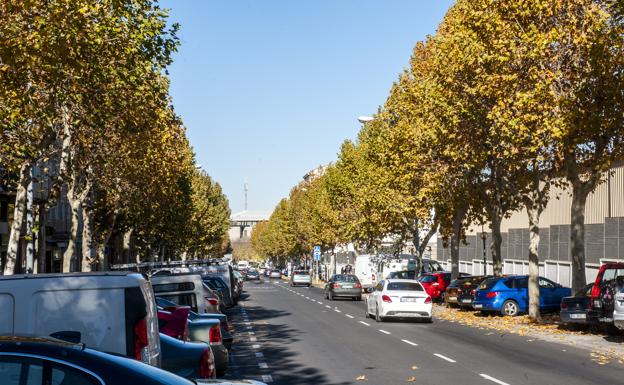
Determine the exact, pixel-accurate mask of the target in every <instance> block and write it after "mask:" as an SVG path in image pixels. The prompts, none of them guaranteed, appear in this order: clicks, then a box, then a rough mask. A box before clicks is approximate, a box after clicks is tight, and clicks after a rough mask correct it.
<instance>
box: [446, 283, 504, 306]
mask: <svg viewBox="0 0 624 385" xmlns="http://www.w3.org/2000/svg"><path fill="white" fill-rule="evenodd" d="M492 277H493V276H492V275H475V276H473V277H461V278H458V279H457V280H455V281H453V282H452V283H451V285H449V286H448V287H447V288H446V292H445V294H444V295H445V296H444V300H445V301H446V303H448V304H449V306H451V307H453V306H458V307H459V308H461V309H469V308H472V301H474V296H475V294H476V291H477V288H478V287H479V285H480V284H481V282H483V281H485V280H486V279H489V278H492ZM454 283H455V284H456V285H453V284H454Z"/></svg>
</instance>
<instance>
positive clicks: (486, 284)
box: [479, 278, 511, 290]
mask: <svg viewBox="0 0 624 385" xmlns="http://www.w3.org/2000/svg"><path fill="white" fill-rule="evenodd" d="M499 279H500V278H490V279H486V280H485V281H483V282H481V285H479V290H490V289H491V288H493V287H494V285H496V282H498V280H499ZM509 287H511V286H509Z"/></svg>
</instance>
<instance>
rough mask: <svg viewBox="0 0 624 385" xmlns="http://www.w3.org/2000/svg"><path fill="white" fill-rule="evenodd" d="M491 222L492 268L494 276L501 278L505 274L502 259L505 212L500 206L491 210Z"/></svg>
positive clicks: (495, 206)
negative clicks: (502, 233) (502, 228)
mask: <svg viewBox="0 0 624 385" xmlns="http://www.w3.org/2000/svg"><path fill="white" fill-rule="evenodd" d="M490 220H491V224H490V226H491V229H492V244H491V246H490V247H491V248H492V266H493V269H494V275H495V276H497V277H499V276H501V275H502V274H503V259H502V257H501V244H502V243H503V237H502V235H501V222H502V220H503V210H502V209H501V207H500V206H499V205H494V206H493V207H492V209H491V210H490Z"/></svg>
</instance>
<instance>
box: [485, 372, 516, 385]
mask: <svg viewBox="0 0 624 385" xmlns="http://www.w3.org/2000/svg"><path fill="white" fill-rule="evenodd" d="M479 375H480V376H481V377H483V378H485V379H486V380H490V381H492V382H495V383H497V384H499V385H509V384H508V383H506V382H503V381H501V380H497V379H496V378H494V377H491V376H488V375H487V374H483V373H481V374H479Z"/></svg>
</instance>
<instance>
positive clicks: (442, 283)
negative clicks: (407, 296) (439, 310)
mask: <svg viewBox="0 0 624 385" xmlns="http://www.w3.org/2000/svg"><path fill="white" fill-rule="evenodd" d="M458 277H470V274H466V273H459V276H458ZM418 281H419V282H420V283H421V284H422V285H423V287H424V288H425V291H426V292H427V294H429V295H430V296H431V298H432V299H433V300H438V301H439V300H441V299H442V295H443V294H444V291H445V290H446V287H447V286H448V285H449V284H450V283H451V272H450V271H439V272H436V273H427V274H423V275H421V276H420V277H419V278H418Z"/></svg>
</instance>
